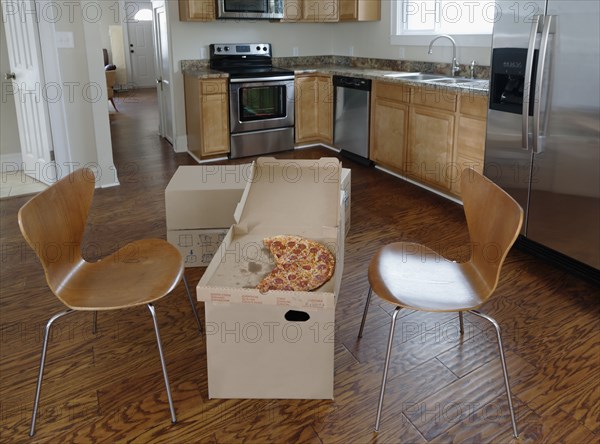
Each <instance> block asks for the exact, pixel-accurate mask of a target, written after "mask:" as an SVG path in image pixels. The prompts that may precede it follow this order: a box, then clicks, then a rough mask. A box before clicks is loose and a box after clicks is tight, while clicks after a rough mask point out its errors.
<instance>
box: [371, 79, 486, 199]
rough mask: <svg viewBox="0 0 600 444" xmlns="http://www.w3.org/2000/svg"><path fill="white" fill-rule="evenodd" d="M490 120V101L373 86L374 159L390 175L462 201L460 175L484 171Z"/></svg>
mask: <svg viewBox="0 0 600 444" xmlns="http://www.w3.org/2000/svg"><path fill="white" fill-rule="evenodd" d="M486 116H487V97H486V96H479V95H475V94H470V93H466V92H464V93H463V92H460V93H457V92H453V91H451V90H448V89H444V88H439V87H436V86H429V87H428V86H422V87H414V86H413V87H409V86H406V85H403V84H402V83H395V82H389V83H388V82H382V81H374V82H373V87H372V91H371V125H370V131H371V134H370V158H371V160H373V161H374V162H375V163H377V164H379V165H381V166H383V167H385V168H388V169H389V170H390V171H393V172H396V173H399V174H401V175H403V176H406V177H409V178H411V179H413V180H415V181H417V182H420V183H422V184H424V185H427V186H430V187H432V188H435V189H437V190H439V191H442V192H444V193H447V194H452V195H455V196H460V176H461V172H462V170H463V169H464V168H467V167H473V168H474V169H475V170H476V171H479V172H482V171H483V159H484V151H485V133H486Z"/></svg>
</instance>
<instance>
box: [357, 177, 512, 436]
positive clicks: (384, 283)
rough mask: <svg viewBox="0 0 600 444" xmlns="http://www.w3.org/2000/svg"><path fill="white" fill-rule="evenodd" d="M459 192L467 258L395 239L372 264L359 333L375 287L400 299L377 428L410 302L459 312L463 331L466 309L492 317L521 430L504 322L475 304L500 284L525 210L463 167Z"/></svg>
mask: <svg viewBox="0 0 600 444" xmlns="http://www.w3.org/2000/svg"><path fill="white" fill-rule="evenodd" d="M461 193H462V197H463V204H464V211H465V217H466V219H467V226H468V230H469V236H470V238H471V243H472V247H471V249H472V251H471V258H470V259H469V261H467V262H463V263H457V262H451V261H449V260H447V259H445V258H444V257H442V256H440V255H439V254H438V253H436V252H434V251H433V250H431V249H429V248H427V247H426V246H424V245H420V244H415V243H408V242H396V243H392V244H388V245H386V246H384V247H383V248H382V249H380V250H379V251H378V252H377V253H376V254H375V256H374V257H373V258H372V260H371V263H370V264H369V272H368V275H369V284H370V288H369V293H368V296H367V303H366V305H365V311H364V314H363V318H362V322H361V325H360V330H359V333H358V337H359V339H360V338H362V334H363V328H364V326H365V319H366V317H367V312H368V309H369V303H370V301H371V295H372V293H373V292H375V293H376V294H377V295H378V296H379V297H380V298H382V299H383V300H385V301H387V302H389V303H391V304H394V305H396V309H395V310H394V313H393V315H392V324H391V328H390V335H389V338H388V344H387V353H386V357H385V366H384V370H383V379H382V382H381V392H380V395H379V405H378V407H377V419H376V421H375V431H376V432H378V431H379V425H380V421H381V411H382V407H383V398H384V393H385V385H386V379H387V372H388V367H389V365H390V354H391V351H392V341H393V338H394V329H395V326H396V317H397V316H398V312H399V310H400V309H401V308H409V309H411V310H421V311H432V312H458V313H459V320H460V332H461V334H463V332H464V328H463V312H464V311H468V312H469V313H472V314H474V315H476V316H479V317H481V318H483V319H486V320H488V321H489V322H491V323H492V325H493V326H494V328H495V329H496V337H497V339H498V349H499V352H500V361H501V363H502V371H503V373H504V385H505V388H506V395H507V397H508V406H509V410H510V416H511V421H512V428H513V433H514V436H515V437H517V436H518V431H517V424H516V421H515V415H514V411H513V406H512V399H511V393H510V385H509V382H508V373H507V370H506V361H505V359H504V352H503V349H502V338H501V335H500V327H499V326H498V323H497V322H496V321H495V320H494V319H492V318H491V317H490V316H487V315H485V314H483V313H480V312H479V311H476V310H475V309H476V308H477V307H479V306H480V305H482V304H483V303H484V302H485V301H486V300H487V299H488V298H489V297H490V296H491V295H492V293H493V292H494V290H495V289H496V286H497V284H498V279H499V276H500V269H501V267H502V264H503V262H504V259H505V258H506V255H507V254H508V251H509V250H510V248H511V247H512V245H513V243H514V242H515V240H516V239H517V236H518V235H519V232H520V230H521V225H522V224H523V210H522V208H521V207H520V206H519V204H518V203H517V202H515V201H514V200H513V199H512V198H511V197H510V196H509V195H508V194H506V193H505V192H504V191H503V190H502V189H500V188H499V187H498V186H496V185H495V184H493V183H492V182H490V181H489V180H488V179H486V178H485V177H483V176H482V175H481V174H479V173H477V172H475V171H473V170H470V169H467V170H465V171H464V172H463V173H462V181H461Z"/></svg>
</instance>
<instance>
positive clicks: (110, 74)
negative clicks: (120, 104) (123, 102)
mask: <svg viewBox="0 0 600 444" xmlns="http://www.w3.org/2000/svg"><path fill="white" fill-rule="evenodd" d="M104 74H105V76H106V95H107V97H108V100H109V102H110V103H112V106H113V108H114V109H115V111H116V112H119V110H118V109H117V105H115V82H116V81H117V71H115V70H111V71H104Z"/></svg>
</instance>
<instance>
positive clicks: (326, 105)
mask: <svg viewBox="0 0 600 444" xmlns="http://www.w3.org/2000/svg"><path fill="white" fill-rule="evenodd" d="M316 80H317V91H318V93H317V134H316V136H317V138H318V139H319V141H321V142H323V143H326V144H328V145H331V144H332V143H333V83H332V80H331V76H318V77H317V79H316Z"/></svg>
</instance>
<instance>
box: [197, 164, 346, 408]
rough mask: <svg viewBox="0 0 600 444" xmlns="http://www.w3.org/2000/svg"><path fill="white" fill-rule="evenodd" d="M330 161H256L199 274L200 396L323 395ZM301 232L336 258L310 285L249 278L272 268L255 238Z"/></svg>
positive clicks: (333, 173)
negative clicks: (282, 287)
mask: <svg viewBox="0 0 600 444" xmlns="http://www.w3.org/2000/svg"><path fill="white" fill-rule="evenodd" d="M340 170H341V168H340V163H339V160H337V159H335V158H322V159H320V160H295V159H294V160H278V159H274V158H260V159H258V160H257V161H256V164H255V165H254V167H253V172H252V180H251V181H250V182H249V183H248V186H247V187H246V189H245V190H244V195H243V197H242V201H241V202H240V204H239V206H238V209H237V210H236V217H235V218H236V221H237V223H236V224H234V225H233V226H232V227H231V229H230V230H229V231H228V233H227V236H225V239H224V240H223V243H222V244H221V246H220V248H219V250H218V251H217V253H216V254H215V257H214V258H213V260H212V261H211V263H210V265H209V266H208V268H207V269H206V272H205V273H204V275H203V276H202V279H200V282H199V283H198V287H197V295H198V300H200V301H204V302H205V310H206V350H207V361H208V391H209V397H210V398H269V399H273V398H283V399H291V398H297V399H298V398H299V399H332V398H333V370H334V368H333V362H334V331H335V324H334V322H335V305H336V301H337V296H338V294H339V289H340V285H341V279H342V273H343V268H344V242H343V239H341V236H342V234H341V230H340V193H341V190H340V188H341V187H340ZM278 234H292V235H299V236H304V237H307V238H309V239H314V240H317V241H320V242H322V243H324V244H325V245H327V246H328V247H329V248H330V249H331V250H332V251H333V252H335V256H336V268H335V271H334V274H333V277H332V278H331V279H330V280H329V281H328V282H326V283H325V284H324V285H323V286H322V287H320V288H319V289H317V290H315V291H311V292H294V291H273V290H271V291H269V292H267V293H264V294H261V293H260V292H259V291H258V290H257V289H256V285H258V283H259V282H260V281H261V280H262V278H263V277H264V276H266V275H267V274H268V273H270V271H271V270H272V268H273V265H274V262H273V259H272V258H271V255H270V253H269V251H268V250H267V249H266V248H264V246H263V242H262V241H263V239H264V238H265V237H269V236H274V235H278Z"/></svg>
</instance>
